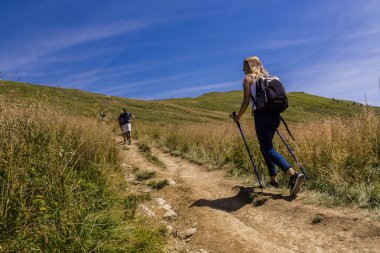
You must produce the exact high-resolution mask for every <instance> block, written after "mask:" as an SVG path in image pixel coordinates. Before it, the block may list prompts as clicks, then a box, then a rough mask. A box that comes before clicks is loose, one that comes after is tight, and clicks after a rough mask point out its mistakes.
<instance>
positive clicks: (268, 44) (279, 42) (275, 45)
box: [260, 38, 313, 49]
mask: <svg viewBox="0 0 380 253" xmlns="http://www.w3.org/2000/svg"><path fill="white" fill-rule="evenodd" d="M312 41H313V39H310V38H309V39H273V40H268V41H264V42H263V43H262V45H261V46H260V48H261V49H280V48H287V47H294V46H299V45H302V44H307V43H310V42H312Z"/></svg>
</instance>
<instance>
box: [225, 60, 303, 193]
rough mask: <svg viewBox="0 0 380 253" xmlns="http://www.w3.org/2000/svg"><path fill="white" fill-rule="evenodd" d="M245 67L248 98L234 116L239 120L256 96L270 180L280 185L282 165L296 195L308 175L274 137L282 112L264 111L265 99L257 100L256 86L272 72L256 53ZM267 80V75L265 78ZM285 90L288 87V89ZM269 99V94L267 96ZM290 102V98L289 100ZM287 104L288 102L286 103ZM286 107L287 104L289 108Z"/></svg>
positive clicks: (258, 132)
mask: <svg viewBox="0 0 380 253" xmlns="http://www.w3.org/2000/svg"><path fill="white" fill-rule="evenodd" d="M243 71H244V73H245V77H244V79H243V90H244V99H243V102H242V105H241V107H240V110H239V113H238V114H237V115H236V116H231V117H232V118H233V119H234V121H235V122H238V121H239V119H240V118H241V116H242V115H243V114H244V112H245V111H246V110H247V108H248V106H249V103H250V100H252V109H253V115H254V120H255V129H256V136H257V139H258V140H259V143H260V149H261V152H262V154H263V156H264V160H265V163H266V166H267V167H268V171H269V175H270V179H271V180H270V182H269V184H270V185H272V186H274V187H276V188H278V187H279V183H278V182H277V171H276V167H275V165H277V166H278V167H280V168H281V169H282V170H283V171H284V173H286V175H288V177H290V182H289V186H290V194H291V195H296V194H297V193H298V192H299V191H300V187H301V184H302V181H303V180H304V178H305V175H304V174H302V173H298V172H295V171H294V170H293V168H292V167H291V166H290V165H289V164H288V163H287V161H286V160H285V159H284V157H282V156H281V155H280V154H279V153H278V152H277V151H276V150H275V149H274V148H273V142H272V139H273V137H274V134H275V133H276V130H277V128H278V126H279V125H280V113H269V112H263V111H262V110H260V111H259V110H258V109H257V105H258V106H259V108H261V104H257V103H256V102H258V103H261V102H262V101H261V100H260V98H259V100H257V98H258V97H257V96H256V95H257V94H259V93H257V94H256V91H257V90H256V88H257V87H256V86H257V83H258V80H260V78H266V77H269V74H268V72H267V71H266V70H265V69H264V67H263V65H262V64H261V62H260V60H259V58H258V57H256V56H251V57H248V58H246V59H245V60H244V63H243ZM261 80H263V79H261ZM284 92H285V91H284ZM265 99H266V97H265ZM286 103H287V101H286ZM286 107H287V104H286ZM286 107H285V108H286Z"/></svg>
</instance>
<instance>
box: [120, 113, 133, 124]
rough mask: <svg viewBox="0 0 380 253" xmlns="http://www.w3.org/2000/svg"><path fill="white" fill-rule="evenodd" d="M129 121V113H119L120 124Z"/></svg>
mask: <svg viewBox="0 0 380 253" xmlns="http://www.w3.org/2000/svg"><path fill="white" fill-rule="evenodd" d="M130 122H131V114H130V113H129V112H125V113H122V114H121V115H120V123H121V124H128V123H130Z"/></svg>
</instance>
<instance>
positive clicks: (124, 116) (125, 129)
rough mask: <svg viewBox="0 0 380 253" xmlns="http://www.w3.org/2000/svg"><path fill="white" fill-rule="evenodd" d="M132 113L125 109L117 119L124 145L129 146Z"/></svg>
mask: <svg viewBox="0 0 380 253" xmlns="http://www.w3.org/2000/svg"><path fill="white" fill-rule="evenodd" d="M134 117H135V116H133V114H132V113H130V112H128V110H127V108H124V109H123V112H122V113H121V114H120V116H119V117H118V119H117V120H118V121H119V125H120V129H121V132H122V133H123V138H124V144H126V143H127V140H128V144H129V145H131V143H132V141H131V130H132V128H131V123H132V118H134Z"/></svg>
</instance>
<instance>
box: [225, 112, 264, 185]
mask: <svg viewBox="0 0 380 253" xmlns="http://www.w3.org/2000/svg"><path fill="white" fill-rule="evenodd" d="M231 115H232V116H234V117H236V112H233V113H232V114H231ZM236 124H237V126H238V128H239V130H240V134H241V137H242V138H243V141H244V145H245V148H246V149H247V152H248V156H249V159H250V160H251V164H252V167H253V169H254V171H255V174H256V177H257V181H259V185H260V188H261V189H263V185H262V184H261V180H260V175H259V172H258V171H257V168H256V166H255V163H254V162H253V159H252V155H251V152H250V151H249V147H248V144H247V141H246V140H245V138H244V134H243V130H242V129H241V126H240V123H239V121H236Z"/></svg>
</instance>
